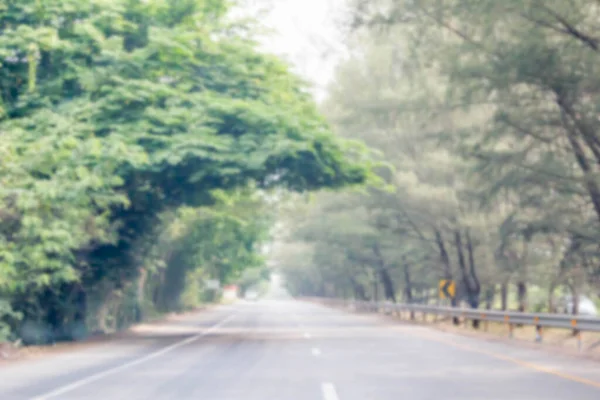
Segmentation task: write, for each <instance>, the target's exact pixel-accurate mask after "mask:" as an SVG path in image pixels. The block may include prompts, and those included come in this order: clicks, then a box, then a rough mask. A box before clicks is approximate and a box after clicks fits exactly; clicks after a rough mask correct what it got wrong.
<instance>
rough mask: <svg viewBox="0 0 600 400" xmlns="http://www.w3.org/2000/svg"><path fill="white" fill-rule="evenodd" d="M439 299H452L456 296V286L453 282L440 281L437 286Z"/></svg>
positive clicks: (448, 280) (447, 280)
mask: <svg viewBox="0 0 600 400" xmlns="http://www.w3.org/2000/svg"><path fill="white" fill-rule="evenodd" d="M439 291H440V298H442V299H453V298H454V296H455V295H456V284H455V283H454V281H453V280H450V279H442V280H441V281H440V285H439Z"/></svg>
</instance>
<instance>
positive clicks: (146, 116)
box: [0, 0, 370, 343]
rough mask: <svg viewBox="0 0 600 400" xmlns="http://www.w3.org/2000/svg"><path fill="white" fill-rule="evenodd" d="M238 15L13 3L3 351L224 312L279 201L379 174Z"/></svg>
mask: <svg viewBox="0 0 600 400" xmlns="http://www.w3.org/2000/svg"><path fill="white" fill-rule="evenodd" d="M233 6H235V4H234V3H233V2H230V1H224V0H90V1H80V0H44V1H37V0H7V1H4V2H3V3H2V5H0V135H1V136H2V141H1V144H0V152H1V156H0V179H1V182H0V341H2V340H15V339H17V338H21V339H22V340H24V341H25V342H26V343H48V342H53V341H56V340H70V339H77V338H80V337H85V336H86V335H89V334H90V333H93V332H97V331H102V332H106V331H111V330H115V329H120V328H123V327H126V326H128V324H131V323H133V322H136V321H140V320H143V319H144V318H147V317H148V316H152V315H157V314H159V313H163V312H169V311H173V310H180V309H182V308H185V307H194V306H195V305H197V304H198V303H199V302H202V301H209V300H210V298H209V297H207V296H209V295H210V293H208V292H207V291H206V290H205V287H204V285H205V282H206V281H207V280H208V279H219V280H220V281H221V282H222V283H227V282H231V281H234V280H236V279H243V280H245V282H250V281H252V279H259V278H260V276H261V274H256V273H255V274H254V276H255V278H252V274H250V276H244V273H245V272H244V271H247V270H249V269H252V268H263V267H264V257H263V256H262V252H261V247H262V245H263V243H264V242H265V241H267V240H268V238H269V233H270V230H271V225H272V223H273V221H274V217H273V213H272V212H271V209H272V205H271V203H270V200H269V195H268V193H269V191H272V190H273V189H274V188H281V189H282V190H289V191H298V192H304V191H311V190H316V189H319V188H323V187H328V188H339V187H345V186H348V185H355V184H360V183H362V182H363V181H365V180H366V179H367V178H368V176H369V174H370V173H369V170H368V168H367V165H366V163H364V162H362V161H361V160H360V159H359V158H358V157H362V156H360V155H359V154H361V153H362V152H363V150H362V149H361V147H360V146H356V145H353V144H352V143H350V141H347V140H342V139H340V138H338V137H336V136H334V135H332V134H331V132H330V130H329V128H328V125H327V124H326V123H325V121H324V119H323V118H322V117H321V115H320V114H319V112H318V110H317V109H316V107H315V104H314V103H313V101H312V98H311V97H310V95H309V94H308V93H307V90H306V86H305V84H304V83H303V82H302V81H301V80H300V79H298V78H297V77H295V76H294V75H293V74H292V73H290V71H289V68H288V66H287V65H286V64H285V63H284V62H282V61H281V60H279V59H277V58H276V57H274V56H271V55H268V54H263V53H261V52H259V51H258V50H257V49H258V46H257V33H258V30H257V29H256V25H257V24H256V23H255V21H248V20H245V19H240V18H238V19H234V18H233V17H232V16H231V13H230V10H231V7H233ZM263 275H264V274H263Z"/></svg>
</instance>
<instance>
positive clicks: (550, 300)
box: [548, 280, 557, 313]
mask: <svg viewBox="0 0 600 400" xmlns="http://www.w3.org/2000/svg"><path fill="white" fill-rule="evenodd" d="M555 289H556V281H555V280H553V281H552V282H550V288H549V289H548V312H549V313H555V312H556V311H557V310H556V304H555V302H554V291H555Z"/></svg>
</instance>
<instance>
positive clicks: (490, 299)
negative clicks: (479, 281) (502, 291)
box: [485, 285, 496, 310]
mask: <svg viewBox="0 0 600 400" xmlns="http://www.w3.org/2000/svg"><path fill="white" fill-rule="evenodd" d="M495 297H496V285H489V286H488V287H487V289H486V291H485V309H486V310H491V309H492V307H493V305H494V298H495Z"/></svg>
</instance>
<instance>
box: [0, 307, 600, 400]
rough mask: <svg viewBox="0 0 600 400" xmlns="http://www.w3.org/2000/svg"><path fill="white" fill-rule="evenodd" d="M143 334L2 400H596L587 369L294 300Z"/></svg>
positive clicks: (77, 353)
mask: <svg viewBox="0 0 600 400" xmlns="http://www.w3.org/2000/svg"><path fill="white" fill-rule="evenodd" d="M142 328H143V327H142ZM142 328H140V329H138V330H137V331H136V332H133V333H132V334H131V335H128V336H127V337H125V338H121V339H118V340H115V341H112V342H109V343H104V344H99V345H91V346H89V347H87V348H84V349H79V350H73V351H69V352H66V353H62V354H58V355H52V356H48V357H44V358H41V359H36V360H24V361H19V362H16V363H13V364H9V365H7V366H2V367H1V368H0V399H2V400H8V399H14V400H21V399H36V400H42V399H63V400H75V399H78V400H79V399H90V400H105V399H124V400H138V399H139V400H150V399H159V400H163V399H173V400H183V399H202V400H398V399H410V400H438V399H444V400H454V399H456V400H458V399H460V400H482V399H486V400H496V399H497V400H521V399H523V400H525V399H526V400H536V399H543V400H564V399H573V400H598V399H600V364H598V363H594V362H592V361H586V360H580V359H575V358H569V357H566V356H557V355H551V354H550V353H548V352H546V351H543V350H537V349H523V348H522V347H518V346H514V345H511V344H502V343H496V342H489V341H485V340H478V339H473V338H467V337H462V336H460V335H453V334H448V333H443V332H439V331H436V330H433V329H429V328H426V327H419V326H411V325H403V324H400V323H392V322H389V321H388V322H386V321H385V320H384V319H382V318H379V317H377V316H368V315H356V314H349V313H344V312H342V311H339V310H333V309H329V308H325V307H322V306H319V305H315V304H308V303H302V302H297V301H292V300H281V301H275V300H263V301H258V302H241V303H239V304H234V305H229V306H219V307H216V308H214V309H212V310H210V311H205V312H200V313H198V314H194V315H191V316H187V317H186V318H183V319H179V320H175V321H171V322H169V323H162V324H160V325H154V326H150V327H146V328H143V329H142Z"/></svg>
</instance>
